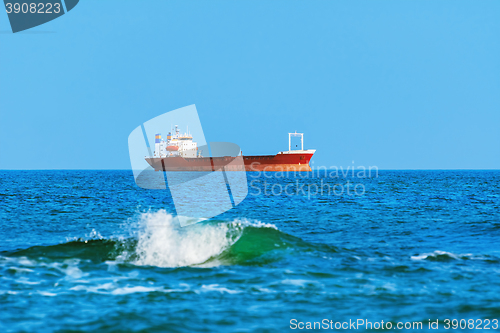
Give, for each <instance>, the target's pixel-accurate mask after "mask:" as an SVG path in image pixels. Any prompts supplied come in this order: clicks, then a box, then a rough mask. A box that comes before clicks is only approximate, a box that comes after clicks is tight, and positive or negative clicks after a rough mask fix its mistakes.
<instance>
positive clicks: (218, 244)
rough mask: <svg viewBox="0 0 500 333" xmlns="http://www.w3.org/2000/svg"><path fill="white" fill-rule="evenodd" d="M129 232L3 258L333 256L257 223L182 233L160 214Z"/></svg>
mask: <svg viewBox="0 0 500 333" xmlns="http://www.w3.org/2000/svg"><path fill="white" fill-rule="evenodd" d="M133 229H134V231H133V232H131V234H132V235H131V237H128V238H125V239H105V238H103V237H101V236H100V235H98V234H97V233H95V232H93V234H91V236H92V235H93V236H92V237H93V238H91V239H86V240H85V239H77V240H73V241H69V242H66V243H63V244H59V245H52V246H35V247H31V248H28V249H26V250H21V251H16V252H14V253H10V254H8V255H9V256H15V257H28V258H37V259H38V258H47V259H49V260H65V259H72V258H78V259H83V260H91V261H93V262H105V261H109V260H112V261H115V262H118V263H120V262H121V263H126V264H132V265H137V266H157V267H186V266H201V267H210V266H217V265H235V264H236V265H238V264H239V265H254V264H257V265H261V264H265V263H268V262H273V261H276V260H280V259H281V258H282V257H283V256H284V255H285V254H286V253H287V251H293V250H295V249H301V250H305V251H308V250H314V249H318V246H319V247H321V249H320V250H327V251H329V252H331V251H333V252H336V249H335V248H334V247H329V246H326V245H313V244H309V243H307V242H304V241H302V240H301V239H300V238H297V237H294V236H291V235H288V234H286V233H283V232H281V231H279V230H278V229H277V228H276V227H275V226H274V225H272V224H264V223H261V222H258V221H246V220H233V221H209V222H201V223H197V224H194V225H190V226H187V227H181V226H180V225H179V223H178V222H177V221H176V219H175V218H174V216H172V215H171V214H169V213H167V212H166V211H165V210H159V211H156V212H147V213H142V214H140V215H139V218H138V220H137V222H136V223H135V224H134V228H133ZM96 235H98V236H99V237H97V236H96ZM323 247H326V248H325V249H323Z"/></svg>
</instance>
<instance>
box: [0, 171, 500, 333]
mask: <svg viewBox="0 0 500 333" xmlns="http://www.w3.org/2000/svg"><path fill="white" fill-rule="evenodd" d="M267 176H269V175H267ZM0 177H1V178H0V181H1V182H0V204H1V209H0V234H1V236H2V242H1V243H0V280H1V283H0V307H1V311H0V331H1V332H79V331H99V332H129V331H130V332H164V331H173V332H194V331H206V332H266V331H269V332H276V331H278V332H279V331H287V330H290V320H291V319H297V321H302V322H307V321H321V320H323V319H325V318H327V319H329V320H333V321H334V322H337V321H338V322H342V321H349V319H351V320H356V319H358V318H363V319H365V320H372V321H381V320H384V321H385V322H387V321H390V322H393V323H397V322H407V321H411V322H422V323H423V324H424V325H423V327H424V329H423V330H420V331H426V329H425V328H426V327H427V326H426V325H427V323H428V320H429V319H431V320H433V321H434V320H436V319H439V320H441V321H442V320H444V319H446V318H449V319H454V318H456V319H470V318H475V319H477V318H482V319H486V318H489V319H494V318H497V319H500V209H499V208H500V171H380V172H379V173H378V177H371V178H366V179H359V178H349V179H344V178H342V176H341V177H340V178H331V177H325V175H320V176H318V175H316V176H315V177H306V178H303V177H299V176H293V175H291V176H289V177H276V176H273V177H265V176H260V177H257V175H251V174H250V176H249V179H248V180H249V185H250V184H251V186H250V189H249V196H248V197H247V198H246V199H245V201H244V202H243V203H242V204H240V205H239V206H237V207H236V208H234V209H232V210H231V211H229V212H226V213H224V214H223V215H221V216H219V217H217V218H216V219H214V220H213V221H210V222H204V223H198V224H196V225H192V226H188V227H184V228H181V227H180V226H178V225H177V223H175V222H174V221H173V219H172V214H173V213H175V211H174V207H173V205H172V201H171V199H170V197H169V194H168V191H161V190H145V189H140V188H138V187H137V186H136V185H135V183H134V179H133V176H132V174H131V172H129V171H23V172H18V171H3V172H0ZM251 181H253V183H250V182H251ZM321 181H323V183H321ZM346 181H350V182H351V183H353V184H357V183H359V184H362V185H363V188H364V191H365V193H364V195H359V196H358V195H348V194H346V193H344V194H342V195H333V194H330V195H328V193H323V194H321V193H319V194H314V193H313V194H311V193H310V192H307V191H306V192H302V191H292V190H290V191H289V193H292V195H284V194H283V193H282V194H278V195H273V194H272V192H271V191H269V189H271V188H272V186H273V185H275V184H279V185H281V186H284V185H287V184H297V182H298V184H300V185H302V184H305V186H308V185H311V184H324V183H328V184H330V185H332V186H333V185H335V184H337V183H339V184H345V183H346ZM278 187H279V186H275V189H277V188H278ZM360 188H361V187H360ZM360 188H359V189H360ZM266 189H267V190H266ZM264 190H266V192H264ZM259 192H260V194H258V193H259ZM276 192H277V191H275V193H276ZM360 330H362V329H360ZM440 330H444V328H443V323H442V322H441V323H440ZM433 331H434V332H435V331H436V330H433Z"/></svg>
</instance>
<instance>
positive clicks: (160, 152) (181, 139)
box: [154, 125, 201, 157]
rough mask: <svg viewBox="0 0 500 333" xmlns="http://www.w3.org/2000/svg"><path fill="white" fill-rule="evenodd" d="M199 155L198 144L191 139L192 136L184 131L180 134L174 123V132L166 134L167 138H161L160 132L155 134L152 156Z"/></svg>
mask: <svg viewBox="0 0 500 333" xmlns="http://www.w3.org/2000/svg"><path fill="white" fill-rule="evenodd" d="M174 156H180V157H201V153H198V144H197V143H196V142H194V141H193V137H192V136H191V134H190V133H189V131H186V133H184V134H181V133H180V131H179V127H178V126H177V125H175V131H174V133H172V132H169V133H168V134H167V140H166V141H165V140H163V139H162V138H161V134H156V136H155V151H154V157H174Z"/></svg>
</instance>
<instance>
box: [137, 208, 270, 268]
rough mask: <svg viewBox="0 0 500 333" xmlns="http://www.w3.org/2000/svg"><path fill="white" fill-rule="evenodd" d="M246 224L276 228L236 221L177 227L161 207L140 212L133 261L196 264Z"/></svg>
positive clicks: (237, 234) (234, 238) (225, 245)
mask: <svg viewBox="0 0 500 333" xmlns="http://www.w3.org/2000/svg"><path fill="white" fill-rule="evenodd" d="M250 225H251V226H253V227H265V228H276V227H275V226H274V225H269V224H264V223H251V222H248V221H239V220H238V221H232V222H203V223H197V224H193V225H190V226H186V227H181V226H180V225H179V223H178V221H176V220H175V218H174V217H173V216H172V215H170V214H168V213H167V212H166V211H165V210H159V211H157V212H148V213H142V214H141V216H140V220H139V230H138V231H137V246H136V248H135V254H136V259H135V261H134V263H135V264H136V265H148V266H159V267H182V266H193V265H200V264H203V263H205V262H206V261H207V260H209V259H210V258H213V257H215V256H217V255H219V254H221V253H222V252H223V251H224V250H226V249H228V248H229V247H230V246H231V245H233V244H234V243H235V242H236V241H238V239H239V238H240V237H241V234H242V233H243V230H244V228H245V227H247V226H250Z"/></svg>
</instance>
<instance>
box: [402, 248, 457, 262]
mask: <svg viewBox="0 0 500 333" xmlns="http://www.w3.org/2000/svg"><path fill="white" fill-rule="evenodd" d="M444 255H445V256H448V257H450V258H453V259H460V257H459V256H458V255H456V254H454V253H451V252H446V251H439V250H436V251H434V252H431V253H422V254H420V255H417V256H412V257H411V259H412V260H425V259H427V258H433V257H434V258H435V257H437V256H444Z"/></svg>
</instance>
